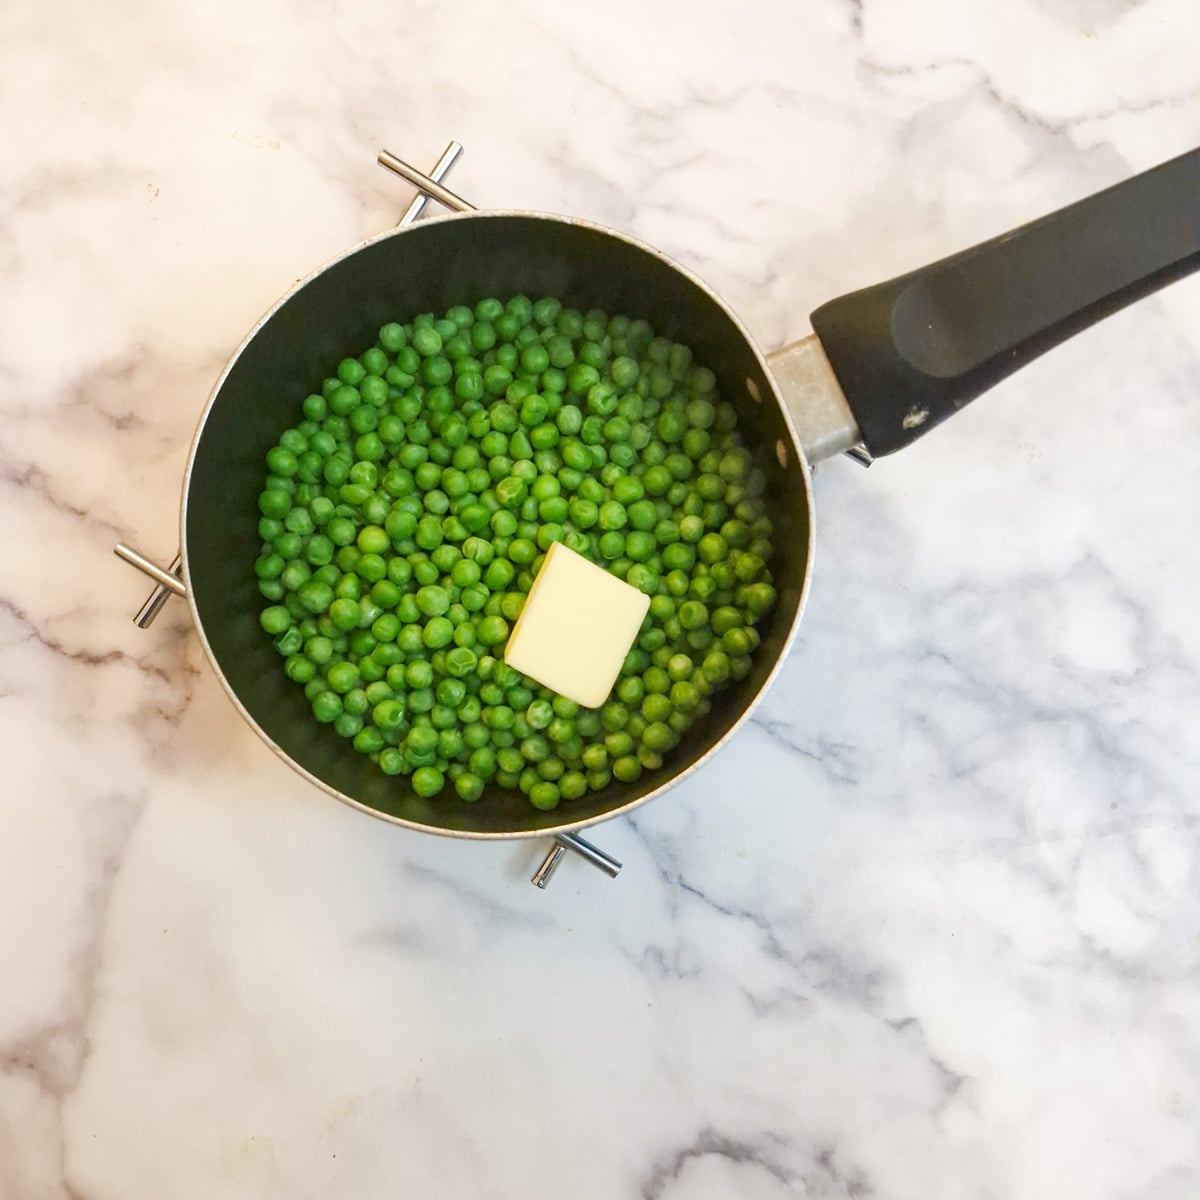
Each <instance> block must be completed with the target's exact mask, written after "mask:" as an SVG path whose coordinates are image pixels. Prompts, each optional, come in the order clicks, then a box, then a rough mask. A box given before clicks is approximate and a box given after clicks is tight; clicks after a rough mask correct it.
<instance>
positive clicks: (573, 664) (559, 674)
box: [504, 542, 650, 708]
mask: <svg viewBox="0 0 1200 1200" xmlns="http://www.w3.org/2000/svg"><path fill="white" fill-rule="evenodd" d="M649 607H650V597H649V596H646V595H644V594H643V593H641V592H639V591H638V590H637V588H635V587H631V586H630V585H629V584H627V583H626V582H625V581H624V580H623V579H618V578H617V577H616V576H615V575H610V574H609V573H608V572H607V571H606V570H604V569H603V568H602V567H598V566H596V565H595V563H591V562H589V561H588V560H587V559H586V558H584V557H583V555H582V554H576V553H575V551H574V550H571V549H569V548H568V547H567V546H564V545H563V544H562V543H561V542H555V543H554V544H553V545H552V546H551V547H550V549H549V550H548V551H547V553H546V559H545V562H543V563H542V569H541V570H540V571H539V572H538V573H537V578H536V579H534V581H533V587H531V588H530V589H529V595H528V596H527V597H526V598H525V607H524V608H523V609H522V610H521V615H520V617H519V618H518V619H517V624H516V627H515V628H514V629H513V631H512V634H511V636H510V637H509V639H508V645H507V646H506V647H505V649H504V661H505V662H506V663H508V665H509V666H510V667H512V668H514V670H517V671H520V672H521V673H522V674H523V675H528V676H529V678H530V679H533V680H535V681H536V682H538V683H540V684H542V685H543V686H544V687H548V688H550V689H551V690H552V691H555V692H558V693H559V694H560V695H563V696H566V697H567V699H568V700H574V701H575V702H576V704H582V705H583V706H584V707H585V708H599V707H600V705H602V704H603V703H604V702H605V700H607V699H608V695H609V693H610V692H611V691H612V688H613V684H614V683H616V681H617V676H618V675H619V674H620V673H621V664H622V663H623V662H624V661H625V655H627V654H628V653H629V649H630V647H631V646H632V645H633V640H634V638H636V637H637V634H638V630H639V629H640V628H641V624H642V621H643V619H644V618H645V616H646V610H647V609H648V608H649Z"/></svg>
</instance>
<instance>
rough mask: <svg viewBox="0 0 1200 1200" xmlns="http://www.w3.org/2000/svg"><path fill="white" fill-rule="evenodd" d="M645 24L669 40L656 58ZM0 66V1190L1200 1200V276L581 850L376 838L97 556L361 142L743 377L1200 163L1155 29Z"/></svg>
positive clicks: (1069, 8)
mask: <svg viewBox="0 0 1200 1200" xmlns="http://www.w3.org/2000/svg"><path fill="white" fill-rule="evenodd" d="M652 13H653V14H655V19H656V20H657V22H658V29H657V32H652V31H651V30H650V29H649V27H648V22H649V19H650V15H651V14H652ZM734 15H735V10H734V9H732V8H731V7H730V6H728V5H718V4H711V3H695V2H694V0H688V2H686V3H685V2H684V0H670V2H669V3H663V4H659V5H654V6H649V5H645V4H638V3H634V2H633V0H610V2H609V3H608V4H606V5H603V6H599V7H597V6H583V7H580V6H575V5H571V4H550V3H535V2H533V0H528V2H523V3H517V4H503V5H501V4H496V5H486V6H485V5H434V4H431V3H411V2H410V3H403V4H399V5H397V4H385V3H382V2H381V0H367V2H364V3H358V4H350V3H343V2H340V0H333V2H325V3H316V2H315V0H293V2H289V3H285V2H284V0H267V2H265V3H263V4H250V5H248V4H235V3H232V2H230V0H211V2H209V3H203V4H202V3H199V2H197V0H191V2H190V3H189V2H183V3H176V4H170V5H150V6H145V5H137V4H134V3H131V2H129V0H115V2H114V3H112V4H109V5H86V4H78V3H66V2H62V3H57V4H49V5H47V4H39V3H36V2H35V0H13V2H10V3H7V4H6V5H4V7H3V11H2V12H0V35H2V42H0V44H2V45H3V51H2V54H3V62H4V79H3V83H2V84H0V127H2V128H3V129H4V131H5V132H4V146H5V166H4V170H3V172H0V176H2V178H0V210H2V212H3V220H2V221H0V263H2V267H0V277H2V278H3V286H2V287H0V377H2V379H3V390H2V392H0V512H2V513H3V525H2V528H3V546H4V569H3V573H2V577H0V706H2V707H0V712H2V713H3V722H2V724H0V729H2V730H3V733H2V742H3V746H4V763H5V768H6V770H5V777H6V778H5V783H6V786H5V789H4V790H5V799H4V802H3V805H2V806H0V1197H2V1198H3V1200H43V1198H45V1200H51V1198H52V1200H67V1198H70V1200H118V1198H120V1200H138V1198H141V1197H145V1198H147V1200H162V1198H164V1197H171V1198H172V1200H176V1198H181V1200H191V1198H193V1197H194V1198H196V1200H201V1198H203V1200H243V1198H245V1200H251V1198H254V1200H260V1198H262V1197H288V1198H292V1200H294V1198H297V1197H314V1198H315V1197H329V1196H345V1197H351V1196H353V1197H374V1196H385V1195H409V1196H440V1197H494V1198H497V1200H501V1198H508V1197H525V1196H534V1197H540V1196H550V1195H570V1196H573V1197H577V1198H578V1200H591V1198H593V1197H594V1198H596V1200H601V1198H603V1200H613V1198H614V1197H642V1198H645V1200H663V1198H674V1197H681V1198H682V1197H687V1198H689V1200H708V1198H710V1197H712V1198H716V1197H722V1198H725V1197H731V1196H736V1197H739V1198H740V1200H768V1198H774V1197H784V1196H810V1197H829V1198H849V1197H883V1198H888V1200H938V1198H943V1197H944V1198H946V1200H976V1198H978V1200H985V1198H987V1200H992V1198H1005V1197H1019V1198H1022V1200H1030V1198H1032V1200H1041V1198H1046V1200H1050V1198H1053V1200H1099V1198H1105V1200H1107V1198H1112V1200H1126V1198H1134V1197H1137V1198H1154V1200H1175V1198H1179V1200H1183V1198H1187V1200H1194V1197H1195V1196H1196V1195H1197V1193H1198V1192H1200V1132H1198V1131H1200V1123H1198V1119H1197V1114H1198V1112H1200V621H1198V620H1197V615H1196V609H1197V597H1198V595H1200V548H1198V547H1197V542H1196V538H1195V534H1194V520H1193V518H1194V516H1195V514H1196V512H1197V511H1198V510H1200V471H1198V470H1197V465H1196V464H1197V463H1198V462H1200V280H1198V279H1193V280H1190V281H1186V282H1184V283H1181V284H1178V285H1176V286H1175V287H1173V288H1171V289H1169V290H1168V291H1167V292H1164V293H1162V294H1161V295H1159V296H1157V297H1154V298H1152V299H1150V300H1148V301H1145V302H1143V303H1142V304H1140V305H1138V306H1136V307H1134V308H1132V309H1130V310H1127V311H1126V312H1124V313H1122V314H1120V315H1119V316H1117V317H1114V318H1112V319H1110V320H1109V321H1107V322H1105V323H1104V324H1102V325H1101V326H1100V327H1098V328H1096V329H1094V330H1092V331H1090V332H1088V333H1086V334H1084V335H1082V336H1080V337H1079V338H1077V339H1076V340H1075V341H1074V342H1073V343H1071V344H1069V345H1068V346H1065V347H1063V348H1061V349H1060V350H1058V351H1056V352H1054V353H1053V354H1051V355H1049V356H1047V357H1046V358H1043V359H1041V360H1039V361H1038V362H1037V363H1035V364H1034V365H1032V366H1030V367H1029V368H1028V369H1026V370H1025V371H1024V372H1022V373H1021V374H1020V375H1018V376H1017V377H1015V378H1014V379H1012V380H1011V381H1010V382H1008V383H1007V384H1005V385H1003V386H1002V387H1001V388H1000V389H998V390H997V391H996V392H995V393H993V394H991V395H989V396H988V397H986V398H984V399H983V400H981V401H979V402H978V403H977V404H976V405H974V406H972V408H971V409H970V410H969V411H967V412H966V413H965V414H963V415H962V416H961V417H960V418H958V419H956V420H955V421H954V422H952V423H951V424H949V425H947V426H946V427H945V428H943V429H939V430H937V431H936V432H934V433H933V434H932V435H931V436H929V437H928V438H926V439H925V440H924V441H923V442H921V443H919V444H918V445H917V446H915V447H913V448H912V449H910V450H908V451H905V452H904V453H903V454H901V455H898V456H897V457H896V458H894V459H888V460H886V461H883V462H880V463H878V464H877V465H876V466H875V467H874V468H872V469H871V470H870V471H869V472H864V471H862V470H861V469H860V468H858V467H857V466H855V465H854V464H853V463H851V462H849V461H848V460H845V459H842V460H838V461H836V462H833V463H830V464H826V465H823V466H822V467H821V469H820V471H819V473H818V475H817V478H816V492H817V503H818V508H819V531H818V554H817V573H816V577H815V582H814V587H813V592H812V600H811V604H810V607H809V610H808V615H807V618H806V621H805V624H804V625H803V627H802V630H801V635H800V638H799V640H798V643H797V645H796V647H795V649H794V651H793V653H792V654H791V656H790V659H789V660H788V662H787V664H786V666H785V668H784V670H783V673H782V676H781V678H780V679H779V681H778V684H777V686H776V687H775V689H774V690H773V691H772V692H771V694H770V696H769V698H768V699H767V700H766V702H765V703H764V704H763V706H762V707H761V708H760V709H759V710H758V713H757V717H756V720H755V721H754V722H753V724H752V725H751V727H750V728H748V729H747V730H746V731H745V732H743V733H742V734H741V735H740V736H739V737H738V739H737V740H736V742H735V744H734V745H733V746H732V747H731V748H729V749H728V750H727V751H726V752H724V753H723V754H721V755H720V756H719V757H718V759H717V761H716V762H715V763H714V764H713V765H712V766H711V768H710V769H707V770H705V771H704V772H703V773H701V774H700V776H699V777H698V778H695V779H694V780H691V781H689V782H688V783H687V784H686V785H685V786H682V787H680V788H678V789H677V790H676V791H674V792H673V793H671V794H670V795H669V796H667V797H665V798H663V799H661V800H659V801H657V802H656V803H654V804H652V805H650V806H648V807H646V808H644V809H642V810H640V811H639V812H638V813H637V814H636V815H635V816H634V817H633V818H632V819H625V820H617V821H614V822H611V823H609V824H607V825H605V826H603V827H601V828H600V829H598V830H597V831H595V840H596V841H597V842H599V843H601V844H602V845H603V846H604V847H605V848H606V849H608V850H609V851H611V852H612V853H613V854H615V855H616V856H617V857H618V858H621V859H623V860H624V862H625V864H626V865H625V870H624V873H623V874H622V876H621V878H620V879H619V880H618V881H616V882H615V883H614V882H610V881H608V880H606V879H605V878H603V877H602V876H601V875H600V874H599V873H598V872H595V871H593V870H591V869H589V868H588V867H587V866H586V865H585V864H583V863H582V862H579V861H574V862H569V863H567V864H566V865H565V866H564V867H563V868H562V869H561V871H560V872H559V875H558V876H557V878H556V879H555V881H554V884H553V886H552V887H551V888H550V889H549V890H548V891H546V892H539V891H537V890H535V889H534V888H532V887H530V886H529V884H528V882H527V878H528V875H529V873H530V871H531V869H532V866H533V865H534V863H535V861H536V859H537V857H538V856H539V851H540V847H539V846H537V845H534V844H531V843H515V844H498V845H492V844H473V843H463V842H454V841H447V840H442V839H437V838H432V837H423V836H420V835H417V834H413V833H410V832H407V831H405V830H401V829H395V828H391V827H389V826H387V825H385V824H383V823H380V822H375V821H371V820H369V819H367V818H364V817H362V816H360V815H358V814H356V813H354V812H352V811H350V810H349V809H346V808H344V807H342V806H340V805H338V804H336V803H334V802H332V801H331V800H329V799H328V798H327V797H325V796H324V795H322V794H319V793H318V792H316V791H315V790H313V789H311V788H309V787H307V786H306V785H304V784H303V783H302V782H301V781H299V780H298V779H297V778H296V777H295V776H294V775H293V774H292V773H291V772H290V771H289V770H288V769H287V768H286V767H285V766H283V765H281V764H280V763H279V762H277V761H276V760H275V759H274V758H273V757H272V756H271V755H270V754H269V753H268V752H267V751H266V750H264V749H263V747H262V746H261V744H260V743H259V742H258V740H257V739H256V737H255V736H254V734H253V733H252V732H251V731H250V730H249V729H248V728H247V727H246V726H245V725H244V724H243V722H242V720H241V719H240V717H239V716H238V714H237V713H236V712H235V710H234V709H233V707H232V706H231V705H230V704H229V703H228V701H227V700H226V698H225V696H224V694H223V692H222V691H221V689H220V687H219V686H218V684H217V682H216V680H215V678H214V676H213V675H212V674H211V672H210V671H209V669H208V667H207V665H206V663H205V661H204V658H203V655H202V653H201V650H200V647H199V645H198V643H197V640H196V638H195V637H194V635H193V634H192V632H191V629H190V626H189V623H188V618H187V613H186V610H185V607H184V606H183V605H181V604H180V603H178V602H173V603H172V604H171V605H169V607H168V609H167V610H166V612H165V613H164V615H163V617H162V618H161V619H160V620H159V622H158V623H157V624H156V625H155V626H154V627H153V629H152V630H150V631H148V632H141V631H139V630H137V629H135V628H134V626H133V625H132V624H131V622H130V616H131V614H132V612H133V611H134V610H135V609H136V608H137V606H138V604H139V603H140V602H141V600H142V599H143V598H144V596H145V594H146V591H147V588H146V585H145V583H144V581H143V580H142V579H141V578H140V577H139V576H137V575H136V574H135V573H133V572H132V571H130V570H128V569H127V568H125V567H124V566H122V565H121V564H120V563H119V562H117V561H116V560H115V559H114V558H113V557H112V544H113V543H114V542H115V541H116V540H118V539H128V540H132V541H135V542H136V543H137V544H138V545H140V546H141V547H142V548H143V549H145V550H146V551H148V552H150V553H153V554H155V555H158V556H160V557H162V558H164V559H166V558H169V557H170V555H171V553H172V552H173V550H174V547H175V543H176V523H177V512H178V507H177V506H178V494H179V482H180V477H181V472H182V467H183V463H184V457H185V453H186V448H187V445H188V441H189V438H190V435H191V432H192V429H193V425H194V422H195V420H196V417H197V415H198V413H199V411H200V408H201V406H202V404H203V401H204V398H205V396H206V394H207V391H208V388H209V387H210V385H211V382H212V380H213V379H214V377H215V376H216V374H217V372H218V371H219V369H220V367H221V365H222V363H223V361H224V360H225V358H226V357H227V355H228V354H229V352H230V351H231V350H232V348H233V347H234V346H235V345H236V344H237V343H238V341H239V340H240V338H241V337H242V335H243V333H244V331H245V330H246V329H247V328H248V327H249V326H250V325H251V324H252V323H253V321H254V320H255V319H256V318H257V316H258V315H259V313H260V312H261V311H262V310H263V309H264V308H266V307H267V306H268V305H269V304H270V303H271V302H272V300H273V299H274V298H275V297H276V296H277V295H278V294H279V293H280V292H281V291H282V290H283V289H284V288H286V287H287V286H288V285H289V284H290V283H291V282H292V280H294V279H295V278H296V277H297V276H299V275H302V274H304V273H306V272H307V271H308V270H309V269H311V268H312V267H313V266H314V265H315V264H317V263H318V262H320V261H322V260H323V259H325V258H327V257H328V256H330V255H332V254H334V253H336V252H337V251H338V250H339V249H341V248H343V247H345V246H346V245H348V244H350V243H352V242H354V241H356V240H358V239H360V238H362V237H364V236H367V235H369V234H372V233H374V232H377V231H379V230H381V229H383V228H385V227H386V226H387V225H388V224H389V223H390V222H394V221H395V219H396V217H397V215H398V214H399V212H400V211H401V210H402V209H403V207H404V206H405V205H406V204H407V202H408V199H409V196H410V194H411V193H410V192H409V191H408V190H407V189H406V188H404V187H402V186H401V185H400V184H399V182H398V181H397V180H396V179H394V178H393V177H391V176H389V175H387V174H386V173H385V172H383V171H381V170H379V168H378V167H377V166H376V165H375V163H374V157H375V152H376V150H377V148H378V147H379V146H381V145H386V146H388V147H389V148H391V149H393V150H395V151H396V152H398V153H400V154H402V155H405V156H408V157H411V158H412V159H413V160H414V161H417V162H420V163H425V164H428V163H431V162H432V161H433V159H434V158H435V157H436V156H437V154H438V153H439V152H440V151H441V149H442V147H443V146H444V145H445V143H446V142H447V140H448V139H449V138H451V137H455V138H458V139H459V140H461V141H462V142H463V143H464V144H465V146H466V149H467V153H466V155H465V156H464V158H463V159H462V161H461V163H460V164H459V165H458V166H457V167H456V168H455V172H454V177H453V185H454V187H455V188H456V189H457V190H458V191H460V192H461V193H463V194H464V195H466V196H467V197H469V198H472V199H474V200H475V201H476V202H477V203H480V204H484V205H505V206H530V207H536V208H540V209H549V210H552V211H561V212H569V213H575V214H579V215H583V216H587V217H591V218H595V219H597V220H600V221H603V222H607V223H609V224H612V225H614V226H616V227H618V228H620V229H623V230H627V231H629V232H631V233H633V234H635V235H637V236H639V237H641V238H643V239H645V240H648V241H650V242H652V243H654V244H656V245H658V246H661V247H662V248H663V249H664V250H666V251H667V252H668V253H670V254H672V255H674V256H676V257H677V258H679V259H680V260H681V261H682V262H684V263H685V264H687V265H689V266H690V267H692V268H693V269H695V270H696V271H697V272H699V273H700V275H701V276H702V277H704V278H705V279H706V280H707V281H708V282H709V283H710V284H712V285H713V286H714V287H716V288H717V289H718V290H719V291H720V292H722V293H723V294H724V296H725V297H726V298H727V299H728V300H729V302H730V303H731V304H732V305H733V307H734V308H735V309H737V310H738V311H739V312H740V313H741V314H742V315H743V316H744V318H745V320H746V322H747V324H748V326H749V327H750V329H751V330H752V331H753V332H754V334H755V335H756V336H757V337H758V338H759V339H760V341H761V342H762V344H763V345H764V346H765V347H767V348H773V347H775V346H777V345H780V344H782V343H783V342H785V341H787V340H791V339H794V338H796V337H799V336H802V335H803V334H804V333H806V332H807V329H808V321H807V314H808V313H809V312H810V311H811V310H812V309H813V307H815V305H816V304H817V303H819V302H820V301H822V300H825V299H828V298H829V297H831V296H834V295H837V294H840V293H841V292H844V291H848V290H850V289H851V288H854V287H856V286H860V285H863V284H866V283H871V282H874V281H876V280H878V279H882V278H885V277H887V276H888V275H890V274H894V273H897V272H899V271H901V270H904V269H907V268H910V267H912V266H915V265H918V264H920V263H922V262H924V261H928V260H930V259H932V258H934V257H937V256H939V255H942V254H945V253H949V252H951V251H953V250H956V249H959V248H961V247H963V246H966V245H968V244H970V243H971V242H973V241H975V240H979V239H981V238H983V237H987V236H990V235H992V234H995V233H997V232H1000V231H1002V230H1004V229H1006V228H1009V227H1011V226H1013V225H1015V224H1018V223H1020V222H1021V221H1023V220H1027V219H1029V218H1032V217H1035V216H1038V215H1041V214H1042V213H1044V212H1046V211H1049V210H1050V209H1052V208H1054V207H1057V206H1058V205H1060V204H1063V203H1065V202H1068V201H1070V200H1072V199H1075V198H1078V197H1080V196H1082V195H1084V194H1086V193H1088V192H1090V191H1093V190H1096V189H1098V188H1100V187H1103V186H1105V185H1107V184H1109V183H1112V182H1115V181H1117V180H1119V179H1122V178H1124V177H1125V176H1127V175H1128V174H1130V173H1131V172H1132V171H1135V170H1139V169H1143V168H1146V167H1149V166H1151V165H1153V164H1154V163H1156V162H1158V161H1161V160H1163V159H1165V158H1167V157H1169V156H1171V155H1172V154H1176V153H1179V152H1180V151H1182V150H1185V149H1188V148H1190V147H1191V146H1192V145H1194V144H1196V143H1197V142H1200V116H1198V113H1200V107H1198V106H1200V25H1198V24H1197V18H1196V14H1195V11H1194V7H1193V6H1192V5H1190V4H1189V3H1188V0H1143V2H1141V3H1134V2H1132V0H1011V2H1009V3H1005V4H1003V5H1000V4H985V3H973V2H968V3H963V2H961V0H817V2H814V3H805V4H797V3H785V2H784V0H776V2H775V3H770V4H763V3H760V4H751V5H748V6H742V7H741V8H740V9H737V10H736V16H737V20H736V23H733V19H734Z"/></svg>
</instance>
